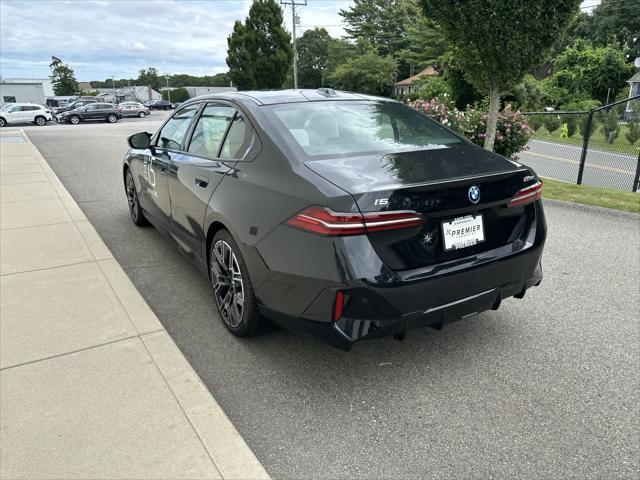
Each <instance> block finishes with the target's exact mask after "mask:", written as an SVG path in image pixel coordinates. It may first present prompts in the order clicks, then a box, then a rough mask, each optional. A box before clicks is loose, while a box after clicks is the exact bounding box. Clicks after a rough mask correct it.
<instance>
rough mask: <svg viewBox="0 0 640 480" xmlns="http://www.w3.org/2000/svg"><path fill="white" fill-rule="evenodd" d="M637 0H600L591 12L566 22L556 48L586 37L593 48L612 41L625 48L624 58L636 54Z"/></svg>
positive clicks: (639, 51) (639, 43) (639, 41)
mask: <svg viewBox="0 0 640 480" xmlns="http://www.w3.org/2000/svg"><path fill="white" fill-rule="evenodd" d="M638 12H640V0H624V1H620V0H602V1H601V2H600V4H599V5H597V6H596V7H595V8H594V9H593V12H591V13H587V12H583V13H581V14H579V15H578V16H577V17H576V18H575V19H574V20H573V22H571V24H570V25H569V28H568V29H567V33H566V34H565V36H564V38H563V40H562V41H561V42H560V48H561V49H562V48H563V47H567V46H570V45H572V44H573V43H574V41H575V40H576V39H582V40H589V41H590V42H591V43H592V44H593V45H594V46H595V47H604V46H607V45H610V44H612V43H615V44H616V45H618V47H619V48H621V49H624V50H626V53H627V56H626V60H627V61H633V59H635V58H637V57H640V15H639V14H638Z"/></svg>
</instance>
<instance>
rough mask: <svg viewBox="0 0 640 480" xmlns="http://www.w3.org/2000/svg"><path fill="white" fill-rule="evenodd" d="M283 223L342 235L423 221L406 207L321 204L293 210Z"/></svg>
mask: <svg viewBox="0 0 640 480" xmlns="http://www.w3.org/2000/svg"><path fill="white" fill-rule="evenodd" d="M286 223H287V225H289V226H292V227H295V228H299V229H301V230H306V231H308V232H313V233H317V234H318V235H327V236H342V235H364V234H366V233H367V232H378V231H381V230H395V229H398V228H409V227H418V226H420V225H422V224H423V223H424V218H423V217H422V215H420V214H419V213H416V212H413V211H408V210H396V211H391V212H367V213H365V214H361V213H337V212H334V211H332V210H329V209H328V208H325V207H316V206H313V207H309V208H306V209H305V210H303V211H302V212H300V213H297V214H296V215H294V216H293V217H291V218H290V219H289V220H287V222H286Z"/></svg>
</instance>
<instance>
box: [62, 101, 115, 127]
mask: <svg viewBox="0 0 640 480" xmlns="http://www.w3.org/2000/svg"><path fill="white" fill-rule="evenodd" d="M121 118H122V112H121V111H120V110H119V109H118V108H117V107H116V106H115V105H113V104H112V103H90V104H88V105H85V106H84V107H80V108H76V109H75V110H71V111H69V112H64V113H63V114H61V115H58V121H59V122H69V123H73V124H74V125H77V124H78V123H80V122H86V121H95V120H99V121H103V122H109V123H116V122H117V121H118V120H119V119H121Z"/></svg>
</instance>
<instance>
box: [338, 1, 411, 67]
mask: <svg viewBox="0 0 640 480" xmlns="http://www.w3.org/2000/svg"><path fill="white" fill-rule="evenodd" d="M339 15H340V16H341V17H342V18H343V19H344V22H345V23H346V26H345V31H346V32H347V35H348V37H349V38H350V39H352V40H357V39H359V38H363V39H365V40H367V41H368V42H369V43H370V44H371V45H373V47H374V48H375V50H376V51H377V53H378V54H379V55H381V56H383V57H384V56H387V55H391V56H393V58H395V59H396V60H397V62H398V75H399V76H400V77H401V78H406V77H408V76H409V75H410V73H411V65H410V64H409V63H407V61H405V59H404V58H403V55H402V53H403V52H406V50H407V49H408V48H409V47H410V46H411V42H412V40H414V39H415V38H413V39H412V38H410V36H409V30H410V28H412V26H413V25H414V24H415V23H416V21H417V19H419V18H420V17H421V12H420V7H419V6H418V3H417V0H354V3H353V5H352V6H351V7H349V8H348V9H346V10H345V9H341V10H340V11H339Z"/></svg>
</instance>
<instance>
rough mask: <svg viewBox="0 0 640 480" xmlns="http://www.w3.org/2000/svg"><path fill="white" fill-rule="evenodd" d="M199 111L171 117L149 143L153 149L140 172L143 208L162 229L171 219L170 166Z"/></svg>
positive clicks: (191, 107) (191, 109)
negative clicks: (168, 177) (168, 176)
mask: <svg viewBox="0 0 640 480" xmlns="http://www.w3.org/2000/svg"><path fill="white" fill-rule="evenodd" d="M199 109H200V104H199V103H198V104H195V105H189V106H187V107H185V108H183V109H181V110H178V111H177V112H176V113H175V114H174V115H172V116H171V117H170V118H169V119H168V120H167V121H166V122H165V124H164V125H163V126H162V127H161V128H160V130H159V131H158V132H157V133H156V134H155V135H154V137H153V138H152V139H151V143H152V147H151V148H150V149H149V150H148V152H149V154H148V155H145V156H144V158H143V160H142V165H141V168H140V169H139V185H140V193H141V195H140V196H139V200H140V203H141V205H142V208H143V209H144V210H145V211H146V212H148V213H149V214H150V215H151V216H152V217H154V219H156V221H158V222H161V223H162V224H163V225H164V226H165V227H169V225H170V218H171V200H170V197H169V184H168V180H167V175H168V170H169V164H170V163H171V159H172V158H173V157H174V156H176V155H180V153H181V152H184V142H185V137H186V133H187V131H188V130H189V127H190V126H191V122H192V120H193V118H194V117H195V115H196V113H197V112H198V110H199Z"/></svg>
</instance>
